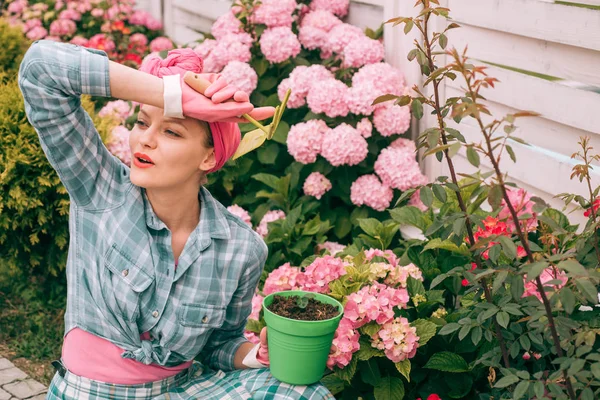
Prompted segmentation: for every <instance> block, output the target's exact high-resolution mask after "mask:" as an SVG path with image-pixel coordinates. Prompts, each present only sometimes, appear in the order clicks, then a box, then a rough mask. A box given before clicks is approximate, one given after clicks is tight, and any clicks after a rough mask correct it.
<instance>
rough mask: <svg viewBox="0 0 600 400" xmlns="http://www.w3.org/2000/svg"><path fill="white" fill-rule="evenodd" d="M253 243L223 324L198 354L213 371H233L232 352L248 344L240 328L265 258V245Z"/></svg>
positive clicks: (261, 242)
mask: <svg viewBox="0 0 600 400" xmlns="http://www.w3.org/2000/svg"><path fill="white" fill-rule="evenodd" d="M255 240H256V244H255V246H254V249H255V252H254V254H253V257H252V258H251V259H250V260H249V262H248V264H247V266H246V267H245V268H244V270H243V275H242V277H241V278H240V284H239V286H238V288H237V290H236V291H235V294H234V296H233V298H232V299H231V302H230V303H229V305H228V306H227V312H226V317H225V323H224V324H223V326H222V327H221V328H220V329H218V330H215V331H214V332H213V333H212V334H211V336H210V338H209V340H208V342H207V343H206V345H205V346H204V349H203V350H202V352H201V353H200V355H199V359H200V360H201V361H202V362H203V363H204V364H206V365H208V366H209V367H211V368H214V369H220V370H222V371H232V370H234V369H235V366H234V362H233V361H234V358H235V353H236V352H237V350H238V348H239V347H240V346H241V345H242V344H243V343H246V342H248V340H247V339H246V338H245V337H244V329H245V327H246V323H247V322H248V316H249V315H250V313H251V312H252V297H253V296H254V293H255V291H256V287H257V286H258V281H259V279H260V276H261V274H262V271H263V268H264V266H265V261H266V259H267V255H268V250H267V247H266V245H265V243H264V242H263V241H262V240H260V239H255Z"/></svg>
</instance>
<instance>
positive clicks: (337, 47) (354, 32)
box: [323, 24, 365, 54]
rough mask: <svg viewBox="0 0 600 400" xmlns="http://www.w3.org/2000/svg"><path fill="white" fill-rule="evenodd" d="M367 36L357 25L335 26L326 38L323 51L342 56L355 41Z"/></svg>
mask: <svg viewBox="0 0 600 400" xmlns="http://www.w3.org/2000/svg"><path fill="white" fill-rule="evenodd" d="M363 36H365V34H364V33H363V31H362V29H360V28H359V27H358V26H356V25H351V24H339V25H336V26H334V27H333V28H332V29H331V30H330V31H329V33H328V34H327V36H326V41H325V43H324V44H323V50H325V51H327V52H329V53H336V54H341V53H342V52H343V50H344V48H345V47H346V46H348V44H350V43H351V42H352V41H353V40H357V39H359V38H361V37H363Z"/></svg>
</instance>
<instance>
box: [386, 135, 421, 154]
mask: <svg viewBox="0 0 600 400" xmlns="http://www.w3.org/2000/svg"><path fill="white" fill-rule="evenodd" d="M388 147H392V148H394V149H401V150H406V151H408V152H410V153H412V154H416V152H417V146H416V145H415V142H414V141H412V140H410V139H405V138H398V139H396V140H394V141H393V142H392V143H390V145H389V146H388Z"/></svg>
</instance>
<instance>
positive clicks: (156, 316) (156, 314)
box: [152, 310, 158, 318]
mask: <svg viewBox="0 0 600 400" xmlns="http://www.w3.org/2000/svg"><path fill="white" fill-rule="evenodd" d="M152 316H153V317H154V318H158V310H154V311H153V312H152Z"/></svg>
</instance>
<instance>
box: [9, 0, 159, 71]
mask: <svg viewBox="0 0 600 400" xmlns="http://www.w3.org/2000/svg"><path fill="white" fill-rule="evenodd" d="M134 5H135V1H134V0H119V1H117V0H101V1H100V0H97V1H92V0H85V1H79V0H60V1H56V2H54V4H52V8H50V7H49V5H48V4H46V3H41V2H38V3H33V4H29V2H28V1H26V0H15V1H12V2H10V4H8V7H7V8H6V11H5V12H4V16H5V17H6V18H7V19H8V21H9V23H10V24H12V25H20V26H21V27H22V29H23V33H24V34H25V35H26V37H27V38H28V39H30V40H40V39H47V40H54V41H62V42H71V43H73V44H76V45H80V46H85V47H90V48H95V49H100V50H104V51H106V52H107V54H108V56H109V57H110V59H111V60H114V61H117V62H120V63H124V64H127V65H130V66H132V67H139V65H140V64H141V61H142V58H143V56H145V55H146V54H147V52H148V50H149V49H148V48H147V46H146V45H144V46H143V47H139V46H132V45H131V43H132V41H130V39H131V37H132V36H133V35H132V33H133V32H136V33H135V34H136V35H142V36H144V37H146V44H147V43H148V41H149V40H148V37H150V39H154V38H156V37H157V36H158V34H159V32H158V31H159V30H160V29H162V24H161V22H160V21H158V20H157V19H156V18H154V17H153V16H152V15H151V14H150V13H148V12H146V11H141V10H134ZM98 27H99V28H100V33H98ZM163 39H165V40H168V39H166V38H163ZM116 42H118V43H130V45H129V46H127V45H124V46H123V45H122V46H116V45H115V43H116ZM161 43H162V44H163V46H164V43H165V42H164V41H162V42H161V41H158V42H156V46H157V48H158V45H160V44H161Z"/></svg>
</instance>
